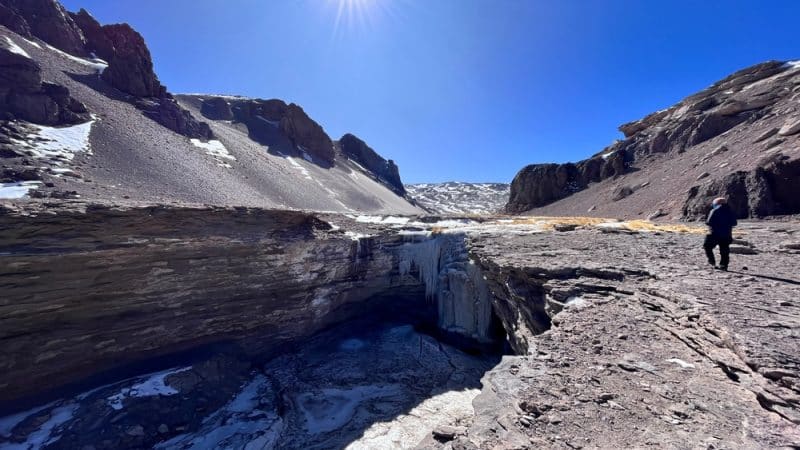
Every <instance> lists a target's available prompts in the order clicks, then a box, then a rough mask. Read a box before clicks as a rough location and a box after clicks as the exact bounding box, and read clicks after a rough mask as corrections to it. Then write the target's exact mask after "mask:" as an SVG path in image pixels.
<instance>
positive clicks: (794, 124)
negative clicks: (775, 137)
mask: <svg viewBox="0 0 800 450" xmlns="http://www.w3.org/2000/svg"><path fill="white" fill-rule="evenodd" d="M797 133H800V118H794V119H790V120H787V121H786V123H785V124H784V125H783V126H782V127H781V129H780V130H778V134H780V135H781V136H791V135H793V134H797Z"/></svg>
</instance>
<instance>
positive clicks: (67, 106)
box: [0, 40, 89, 125]
mask: <svg viewBox="0 0 800 450" xmlns="http://www.w3.org/2000/svg"><path fill="white" fill-rule="evenodd" d="M9 42H10V44H11V45H16V44H14V43H13V41H9ZM9 42H4V41H3V40H0V112H2V114H3V115H4V116H5V117H2V118H3V119H6V120H8V119H11V120H13V119H17V120H25V121H28V122H33V123H38V124H42V125H66V124H75V123H81V122H86V121H87V120H89V113H88V111H87V110H86V107H85V106H84V105H83V104H82V103H81V102H79V101H77V100H75V99H74V98H72V97H71V96H70V94H69V90H68V89H67V88H65V87H63V86H60V85H57V84H53V83H47V82H44V81H43V80H42V73H41V72H42V71H41V68H40V67H39V64H38V63H36V61H34V60H33V59H31V58H30V57H29V56H27V55H26V54H24V53H23V52H21V51H19V50H16V51H15V50H14V49H12V48H10V47H9V46H8V45H9Z"/></svg>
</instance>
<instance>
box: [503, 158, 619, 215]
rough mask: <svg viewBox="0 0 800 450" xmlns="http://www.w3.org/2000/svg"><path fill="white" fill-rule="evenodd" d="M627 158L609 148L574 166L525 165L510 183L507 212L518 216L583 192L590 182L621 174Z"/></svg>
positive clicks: (568, 164) (571, 164)
mask: <svg viewBox="0 0 800 450" xmlns="http://www.w3.org/2000/svg"><path fill="white" fill-rule="evenodd" d="M619 147H622V146H619ZM626 155H627V153H626V152H625V151H624V150H623V149H622V148H610V149H608V150H607V152H605V153H604V154H602V155H599V156H595V157H593V158H590V159H587V160H584V161H581V162H578V163H575V164H573V163H567V164H533V165H530V166H527V167H525V168H524V169H522V170H521V171H519V173H517V175H516V176H515V177H514V180H513V181H512V182H511V193H510V196H509V200H508V204H507V205H506V211H508V212H511V213H518V212H523V211H527V210H529V209H531V208H535V207H538V206H544V205H547V204H549V203H552V202H554V201H556V200H560V199H562V198H564V197H567V196H569V195H570V194H573V193H575V192H577V191H580V190H583V189H586V187H587V186H588V185H589V183H593V182H597V181H601V180H604V179H606V178H611V177H615V176H618V175H622V174H623V173H625V170H626Z"/></svg>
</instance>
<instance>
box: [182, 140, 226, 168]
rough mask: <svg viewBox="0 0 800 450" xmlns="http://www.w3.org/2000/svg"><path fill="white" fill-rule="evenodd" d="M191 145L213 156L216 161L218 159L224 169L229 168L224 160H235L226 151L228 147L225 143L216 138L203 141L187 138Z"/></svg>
mask: <svg viewBox="0 0 800 450" xmlns="http://www.w3.org/2000/svg"><path fill="white" fill-rule="evenodd" d="M189 141H190V142H191V143H192V145H194V146H195V147H197V148H200V149H203V151H205V152H206V154H208V155H210V156H212V157H214V159H216V160H217V161H219V164H217V165H219V166H220V167H225V168H226V169H230V168H231V165H230V164H228V163H227V162H225V160H229V161H236V158H235V157H234V156H233V155H231V154H230V152H228V149H227V148H226V147H225V145H224V144H223V143H222V142H220V141H217V140H211V141H208V142H203V141H201V140H200V139H190V140H189Z"/></svg>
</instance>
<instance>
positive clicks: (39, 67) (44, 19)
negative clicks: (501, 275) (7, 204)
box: [0, 0, 419, 213]
mask: <svg viewBox="0 0 800 450" xmlns="http://www.w3.org/2000/svg"><path fill="white" fill-rule="evenodd" d="M0 6H2V9H0V67H2V68H3V75H2V76H0V113H2V117H0V119H2V123H0V155H2V156H3V159H2V160H0V163H2V166H3V167H2V173H1V174H0V175H2V177H0V182H2V183H3V184H2V186H1V187H0V198H9V197H12V198H16V197H20V196H39V197H60V198H78V197H81V198H90V199H93V201H107V202H112V203H114V202H116V203H119V202H122V203H136V202H162V203H165V202H166V203H183V204H187V203H191V204H198V203H199V204H217V205H232V204H238V205H250V206H266V207H286V208H297V209H314V210H323V211H342V212H347V211H365V212H369V211H372V212H379V211H386V212H388V211H394V212H405V213H413V212H417V211H419V210H418V209H417V208H416V207H415V206H414V205H413V204H412V203H411V201H410V199H409V198H406V197H404V190H403V188H402V183H401V182H400V177H399V170H398V169H397V166H396V165H395V164H394V163H393V162H392V161H386V160H385V159H383V158H382V157H381V156H380V155H378V154H377V153H375V152H374V150H372V149H370V148H369V147H368V146H367V145H366V144H365V143H363V142H362V141H361V140H359V139H358V138H355V137H354V136H352V135H346V137H345V138H343V139H344V141H345V145H344V148H340V147H341V145H342V144H341V143H340V142H335V141H334V140H333V139H331V138H330V137H329V136H328V134H327V133H326V132H325V130H324V129H323V128H322V126H321V125H319V124H318V123H317V122H315V121H314V120H313V119H312V118H310V117H309V116H308V114H306V113H305V111H303V109H302V108H301V107H300V106H298V105H296V104H293V103H288V104H287V103H285V102H283V101H281V100H277V99H273V100H255V99H253V100H250V99H243V98H236V99H235V100H231V99H232V98H233V97H231V98H225V97H219V96H205V97H203V98H205V99H206V100H208V101H202V102H201V103H202V104H201V103H198V102H197V101H196V99H192V98H189V97H188V96H173V95H172V94H170V93H169V92H168V91H167V89H166V87H164V86H163V85H162V84H161V82H160V81H159V79H158V77H157V75H156V73H155V71H154V68H153V63H152V58H151V55H150V52H149V50H148V48H147V45H146V44H145V42H144V39H143V38H142V36H141V35H140V34H139V33H137V32H136V31H135V30H133V29H132V28H131V27H130V26H128V25H127V24H114V25H101V24H99V23H98V22H97V21H96V20H95V19H94V18H93V17H92V16H91V15H90V14H89V13H88V12H87V11H86V10H80V11H79V12H77V13H68V12H66V11H65V10H64V8H63V7H62V6H61V5H60V4H59V3H58V2H57V1H55V0H35V1H32V2H22V1H17V0H0ZM3 26H4V27H5V28H2V27H3ZM17 32H18V33H17ZM151 120H152V122H151ZM240 128H241V129H240ZM265 155H266V157H265Z"/></svg>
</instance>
